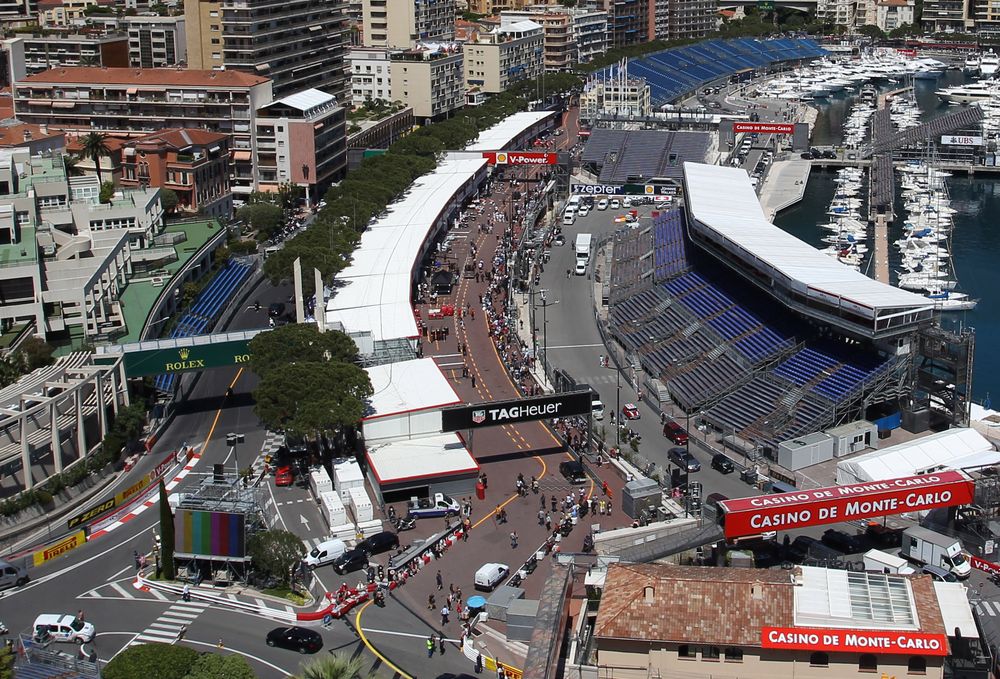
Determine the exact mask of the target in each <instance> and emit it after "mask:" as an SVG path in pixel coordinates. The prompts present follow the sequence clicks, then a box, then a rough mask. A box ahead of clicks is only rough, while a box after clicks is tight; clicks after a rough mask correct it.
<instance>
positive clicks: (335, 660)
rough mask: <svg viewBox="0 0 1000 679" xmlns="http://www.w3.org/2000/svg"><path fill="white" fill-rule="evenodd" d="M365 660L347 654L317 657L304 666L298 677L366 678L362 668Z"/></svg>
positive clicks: (306, 678)
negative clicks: (349, 656) (362, 675)
mask: <svg viewBox="0 0 1000 679" xmlns="http://www.w3.org/2000/svg"><path fill="white" fill-rule="evenodd" d="M363 666H364V661H362V659H361V658H360V657H358V658H348V657H347V656H346V655H341V654H339V653H334V654H333V655H327V656H322V657H319V658H316V660H313V661H312V662H311V663H309V664H308V665H306V666H305V667H303V668H302V672H301V673H300V674H299V675H298V677H297V679H364V678H363V677H361V668H362V667H363Z"/></svg>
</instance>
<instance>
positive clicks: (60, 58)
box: [4, 33, 129, 74]
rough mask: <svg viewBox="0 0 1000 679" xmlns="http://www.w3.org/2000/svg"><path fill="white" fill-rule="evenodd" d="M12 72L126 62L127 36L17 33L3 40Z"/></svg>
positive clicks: (117, 66)
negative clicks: (16, 35)
mask: <svg viewBox="0 0 1000 679" xmlns="http://www.w3.org/2000/svg"><path fill="white" fill-rule="evenodd" d="M4 50H5V51H7V52H8V55H7V59H8V62H9V64H10V68H11V69H12V71H13V72H14V73H18V74H20V73H26V74H31V73H41V72H42V71H46V70H48V69H50V68H56V67H58V66H107V67H108V68H124V67H127V66H128V65H129V64H128V38H127V37H125V36H124V35H73V34H69V33H57V34H52V35H43V34H35V35H32V34H23V33H22V34H21V35H19V36H18V37H16V38H12V39H10V40H6V41H4Z"/></svg>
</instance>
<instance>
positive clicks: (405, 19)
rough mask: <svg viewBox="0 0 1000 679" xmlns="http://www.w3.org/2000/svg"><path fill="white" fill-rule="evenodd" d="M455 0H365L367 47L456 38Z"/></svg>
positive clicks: (363, 15) (363, 14)
mask: <svg viewBox="0 0 1000 679" xmlns="http://www.w3.org/2000/svg"><path fill="white" fill-rule="evenodd" d="M455 12H456V6H455V0H363V2H362V4H361V19H362V28H361V35H362V40H363V43H362V44H364V46H365V47H390V48H394V49H409V48H410V47H412V46H413V43H415V42H418V41H426V42H436V41H441V42H450V41H451V40H454V39H455Z"/></svg>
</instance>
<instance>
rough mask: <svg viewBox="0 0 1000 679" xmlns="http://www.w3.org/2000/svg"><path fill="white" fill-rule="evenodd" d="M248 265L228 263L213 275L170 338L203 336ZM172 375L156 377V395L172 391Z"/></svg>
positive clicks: (228, 299) (233, 261) (237, 285)
mask: <svg viewBox="0 0 1000 679" xmlns="http://www.w3.org/2000/svg"><path fill="white" fill-rule="evenodd" d="M250 270H251V267H250V265H249V264H245V263H242V262H238V261H236V260H233V259H230V260H229V261H228V262H226V264H225V266H223V267H222V269H220V270H219V272H218V273H216V274H215V277H214V278H212V280H211V282H210V283H209V284H208V286H206V287H205V289H204V290H202V291H201V293H200V294H199V295H198V297H197V298H195V301H194V304H193V305H192V307H191V311H190V312H188V313H186V314H184V315H183V316H182V317H181V320H180V322H178V323H177V325H176V326H175V327H174V329H173V331H172V332H171V333H170V337H171V338H180V337H193V336H194V335H201V334H203V333H204V332H205V331H206V330H207V329H208V327H209V325H210V324H211V323H212V322H214V321H215V319H216V318H217V317H218V316H219V314H220V313H221V311H222V309H223V307H225V305H226V304H227V303H228V302H229V301H230V299H231V298H232V296H233V293H234V292H236V290H237V289H238V288H239V286H240V285H241V284H242V283H243V281H244V280H246V278H247V276H248V275H249V274H250ZM175 378H176V375H175V374H173V373H167V374H163V375H157V376H156V379H155V380H153V385H154V386H155V387H156V388H157V389H159V390H160V391H166V392H169V391H172V390H173V388H174V380H175Z"/></svg>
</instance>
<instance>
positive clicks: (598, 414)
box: [590, 400, 604, 420]
mask: <svg viewBox="0 0 1000 679" xmlns="http://www.w3.org/2000/svg"><path fill="white" fill-rule="evenodd" d="M590 413H591V415H592V416H593V418H594V419H595V420H603V419H604V404H603V403H601V401H599V400H595V401H591V402H590Z"/></svg>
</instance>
